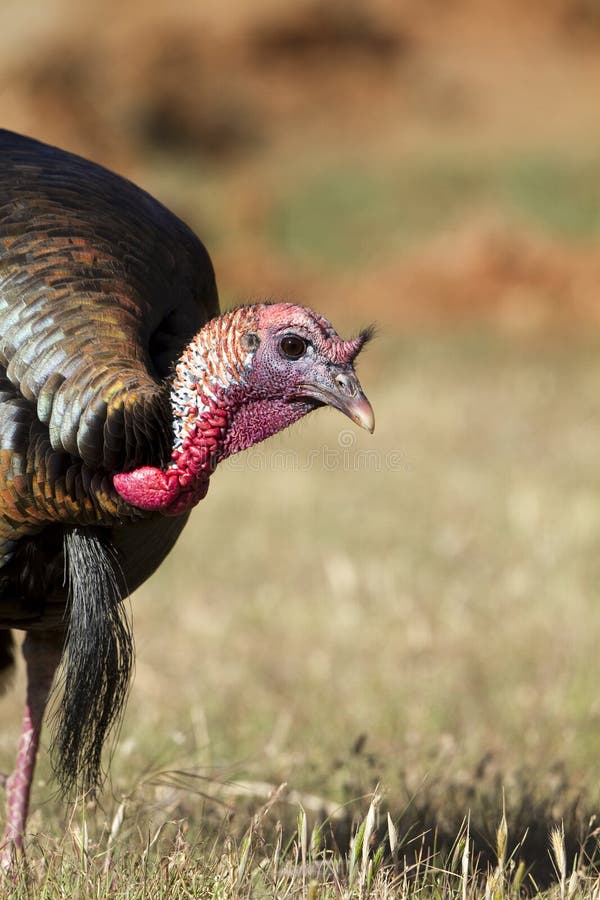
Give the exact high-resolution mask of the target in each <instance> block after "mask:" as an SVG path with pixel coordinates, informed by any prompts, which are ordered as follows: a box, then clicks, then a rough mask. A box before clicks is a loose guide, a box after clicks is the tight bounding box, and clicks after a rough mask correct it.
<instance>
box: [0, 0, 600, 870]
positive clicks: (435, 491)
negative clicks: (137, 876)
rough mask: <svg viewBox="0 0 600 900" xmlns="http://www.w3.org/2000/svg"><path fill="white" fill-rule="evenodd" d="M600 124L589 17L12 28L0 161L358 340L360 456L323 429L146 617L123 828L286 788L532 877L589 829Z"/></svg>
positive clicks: (280, 460) (301, 444)
mask: <svg viewBox="0 0 600 900" xmlns="http://www.w3.org/2000/svg"><path fill="white" fill-rule="evenodd" d="M599 110H600V7H599V6H598V3H597V2H596V0H546V2H543V3H542V2H536V0H532V2H529V3H527V4H523V3H519V2H517V0H488V2H487V3H485V4H482V3H478V2H475V0H452V2H440V0H418V2H417V0H402V2H399V0H371V2H367V0H344V2H342V0H339V2H337V0H297V2H296V3H293V4H289V3H283V2H281V0H279V2H277V0H254V2H252V3H245V2H242V0H224V2H222V3H220V4H201V3H195V2H191V0H188V2H186V0H171V2H170V3H168V4H162V3H155V2H151V0H150V2H149V0H144V2H141V0H129V2H127V3H122V2H121V3H117V2H107V0H103V2H99V0H89V2H87V3H75V2H74V0H47V2H46V3H45V4H44V5H43V8H41V7H39V5H34V4H28V3H23V2H22V0H19V2H17V0H4V3H3V7H2V27H1V28H0V124H1V125H2V126H3V127H6V128H11V129H14V130H17V131H21V132H24V133H27V134H30V135H33V136H35V137H38V138H40V139H43V140H46V141H48V142H50V143H53V144H57V145H59V146H61V147H64V148H66V149H69V150H72V151H75V152H77V153H80V154H82V155H84V156H87V157H90V158H92V159H94V160H96V161H98V162H101V163H103V164H104V165H106V166H108V167H110V168H113V169H115V170H117V171H118V172H120V173H122V174H124V175H126V176H127V177H129V178H131V179H132V180H133V181H135V182H136V183H138V184H139V185H141V186H142V187H144V188H145V189H146V190H148V191H150V192H151V193H153V194H155V195H156V196H158V197H159V199H161V200H162V201H163V202H164V203H165V204H166V205H168V206H169V207H171V208H172V209H174V210H175V211H176V212H177V213H178V214H179V215H180V216H181V217H182V218H183V219H185V220H186V221H187V222H188V223H189V224H190V225H191V226H192V227H193V228H194V229H195V230H196V231H197V232H198V234H199V235H200V236H201V238H202V239H203V241H204V242H205V243H206V245H207V247H208V249H209V251H210V253H211V256H212V258H213V261H214V264H215V268H216V272H217V279H218V283H219V287H220V293H221V299H222V304H223V305H224V306H227V305H230V304H232V303H239V302H241V301H244V300H260V299H264V298H285V299H289V300H293V301H297V302H303V303H306V304H308V305H311V306H314V307H315V308H316V309H318V310H319V311H320V312H322V313H323V314H325V315H327V316H328V317H329V318H331V319H332V321H333V322H334V323H335V325H336V326H337V327H338V329H339V330H340V331H341V332H342V333H343V334H348V333H351V332H352V331H354V330H356V329H357V328H358V327H359V326H363V325H365V324H368V323H370V322H375V323H376V324H377V326H378V337H377V340H376V341H375V342H374V343H373V344H372V345H371V346H370V347H369V349H368V351H366V352H365V354H364V359H361V362H360V366H359V369H360V373H361V379H362V381H363V385H364V387H365V390H366V392H367V394H368V395H369V397H370V399H371V400H372V402H373V405H374V407H375V410H376V415H377V429H376V432H375V435H374V437H372V438H371V437H370V436H368V435H362V434H358V433H356V432H355V431H354V430H352V428H351V427H349V426H348V425H347V423H346V422H345V421H341V420H340V419H339V417H336V416H335V415H334V414H333V413H332V412H330V411H329V412H320V413H319V414H318V415H315V416H313V417H311V418H310V419H309V420H308V421H306V422H305V423H302V425H301V426H299V427H297V428H296V429H294V430H293V431H291V432H289V433H286V434H284V435H282V436H280V437H278V438H277V439H275V440H274V441H272V442H270V443H269V444H268V445H266V446H265V447H260V448H256V449H255V450H254V451H253V452H251V453H250V454H247V455H245V456H243V457H240V458H239V459H238V458H236V459H234V460H231V461H230V462H229V463H228V464H226V465H224V466H223V467H222V470H220V471H219V472H218V473H217V475H216V476H215V478H214V483H213V484H212V486H211V491H210V493H209V496H208V498H207V499H206V500H205V501H203V503H202V504H201V506H200V507H199V508H198V509H197V511H196V512H195V513H194V516H193V518H192V522H191V524H190V526H189V527H188V529H187V530H186V532H185V533H184V536H183V537H182V539H181V541H180V543H179V545H178V547H177V548H176V550H175V551H174V552H173V554H172V556H171V557H170V559H169V560H168V561H167V563H165V565H164V566H163V568H162V569H161V572H160V573H159V575H158V576H157V577H155V578H154V579H153V580H152V581H151V582H150V583H149V584H148V585H147V586H145V587H144V588H143V589H142V590H140V591H139V592H138V595H137V596H136V597H135V598H134V600H133V613H134V620H135V631H136V639H137V647H138V656H137V659H138V661H137V678H136V684H135V687H134V689H133V692H132V696H131V701H130V705H129V709H128V713H127V717H126V721H125V724H124V727H123V731H122V735H121V740H120V742H119V744H118V745H117V748H116V750H115V752H114V759H113V768H112V773H113V774H112V797H113V799H114V798H115V797H116V798H117V799H118V798H119V797H121V796H123V795H125V796H127V797H128V798H130V799H129V801H128V802H129V803H130V807H131V809H134V808H135V803H136V802H137V800H139V799H140V798H142V805H143V806H144V816H146V817H147V816H148V815H149V812H148V810H149V809H150V810H151V811H152V815H154V816H155V817H156V818H157V820H161V817H163V819H164V820H165V821H166V820H167V819H175V820H176V819H178V818H182V817H187V821H188V822H191V823H194V822H195V823H197V824H198V825H199V827H201V828H202V827H206V823H207V822H210V821H218V820H219V817H220V816H222V807H221V806H218V805H215V804H214V803H213V802H212V801H206V800H202V798H201V796H200V794H201V793H205V794H208V795H209V796H210V797H215V796H216V797H217V798H218V799H219V801H220V802H221V803H224V804H226V806H227V809H228V810H229V813H230V814H231V815H233V817H234V821H235V811H236V810H238V809H239V805H240V804H249V805H250V806H252V804H253V803H254V802H259V801H260V802H262V800H263V799H264V797H265V796H266V795H268V791H269V789H270V786H271V785H278V784H280V783H281V782H287V783H288V785H289V788H288V790H289V791H291V792H292V793H291V794H290V795H289V796H290V797H292V799H291V800H290V802H289V805H290V806H291V807H293V806H294V803H296V804H297V802H298V798H300V802H302V803H303V805H304V806H305V808H307V809H308V810H311V811H312V812H313V813H314V814H315V815H316V814H318V813H319V811H323V810H325V811H326V812H327V813H329V814H331V815H332V821H337V822H342V821H343V820H344V816H345V814H346V813H345V811H346V810H347V809H350V810H351V809H352V801H355V800H357V798H360V797H361V796H363V795H365V794H368V793H369V792H370V791H372V790H373V789H374V787H375V785H376V784H377V783H378V782H379V783H381V786H382V789H383V791H384V797H385V802H386V803H387V805H388V808H389V809H390V810H391V811H392V812H393V814H394V816H396V817H402V821H404V822H407V823H410V822H412V821H413V819H414V820H415V821H416V822H418V824H419V827H421V828H437V829H438V833H439V834H441V835H442V836H443V835H444V834H448V835H453V834H454V835H455V834H456V828H457V827H458V826H459V825H460V822H461V821H462V820H463V817H464V816H465V815H466V812H467V810H468V809H472V810H473V811H474V812H473V815H474V829H475V831H476V832H478V833H479V834H480V835H481V836H483V837H482V846H484V847H485V835H486V834H491V833H492V832H493V830H494V828H495V826H496V825H497V821H498V815H499V812H498V811H499V810H500V809H501V804H502V791H503V790H504V792H505V802H506V806H507V811H508V812H509V813H510V815H511V816H512V818H511V820H510V821H511V823H512V825H511V827H512V828H513V831H514V833H515V837H516V836H522V830H524V829H525V828H526V827H527V828H529V829H530V833H529V835H530V836H529V837H528V842H529V846H530V847H532V850H531V855H532V856H535V851H534V849H533V847H534V845H535V840H536V839H537V838H536V835H537V836H538V837H539V842H540V846H542V844H543V842H545V840H546V836H547V830H548V827H549V825H550V824H551V823H552V822H553V821H557V820H560V819H561V818H562V819H564V820H565V822H566V826H567V831H568V835H570V836H571V837H573V840H574V839H575V835H576V834H580V832H581V830H582V829H585V823H586V822H587V821H588V818H587V817H588V814H589V812H590V811H591V810H594V809H595V804H596V801H597V799H598V785H599V783H600V767H599V765H598V759H599V748H600V699H599V697H598V690H597V685H598V683H599V680H600V655H599V654H598V652H597V647H598V636H599V635H600V604H599V603H598V593H599V582H600V554H599V552H598V551H599V549H600V504H599V497H600V464H599V460H600V416H599V410H598V407H599V402H600V354H599V352H598V350H599V349H600V347H599V345H600V342H599V340H598V333H597V330H598V327H599V326H600V297H599V296H598V289H599V288H598V285H599V283H600V156H599V150H600V115H599ZM20 687H22V685H21V684H20ZM20 702H21V697H20V696H17V694H15V693H13V694H12V695H11V697H10V699H8V700H6V701H3V707H2V717H3V718H2V722H3V728H2V737H1V739H0V751H1V753H2V762H3V764H4V765H7V766H8V764H9V760H10V758H11V756H12V753H13V752H14V746H15V741H16V723H17V721H18V715H19V708H20ZM13 723H14V726H15V728H14V729H13ZM9 725H10V727H9ZM44 765H45V769H44ZM44 765H43V766H42V767H41V769H40V782H44V780H45V778H47V777H48V772H49V769H48V766H47V764H44ZM174 770H177V771H178V772H185V773H188V774H187V775H186V776H185V778H186V779H187V780H185V783H183V784H182V781H181V778H183V776H181V778H179V777H178V778H174V777H171V776H170V775H169V772H173V771H174ZM157 773H159V774H157ZM192 773H195V774H193V775H192ZM294 792H296V793H294ZM47 796H48V791H47V790H46V791H45V792H44V790H43V789H42V787H38V789H37V792H36V798H37V803H38V808H37V812H36V813H35V816H37V817H38V818H37V820H36V819H35V818H34V820H33V823H34V824H33V830H35V828H36V821H37V827H43V825H44V823H46V824H48V822H49V817H50V816H51V814H52V810H53V807H52V805H51V804H50V805H49V804H48V803H44V802H43V800H44V797H47ZM113 799H111V798H110V797H108V798H107V800H106V808H108V809H109V811H110V804H111V803H112V802H113ZM115 802H116V801H115ZM345 804H348V806H345ZM57 808H58V807H57ZM131 815H132V816H133V812H132V813H131ZM477 816H478V818H477ZM340 827H341V826H340ZM407 827H408V826H407ZM520 829H522V830H520ZM569 829H570V830H569ZM540 853H542V854H544V855H545V850H544V851H540Z"/></svg>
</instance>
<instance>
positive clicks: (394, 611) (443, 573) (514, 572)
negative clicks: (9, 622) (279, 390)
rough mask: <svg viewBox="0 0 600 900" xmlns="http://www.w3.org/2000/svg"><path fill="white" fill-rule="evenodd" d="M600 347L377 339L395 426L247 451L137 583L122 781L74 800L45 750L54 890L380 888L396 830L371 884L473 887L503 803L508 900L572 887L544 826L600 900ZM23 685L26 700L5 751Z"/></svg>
mask: <svg viewBox="0 0 600 900" xmlns="http://www.w3.org/2000/svg"><path fill="white" fill-rule="evenodd" d="M599 349H600V348H599V347H598V346H597V344H595V343H592V342H590V343H585V342H583V341H580V342H577V343H571V344H569V343H567V342H565V341H560V342H559V341H556V342H555V343H551V342H547V343H540V344H535V343H528V344H519V343H518V342H517V343H504V342H503V341H501V340H500V339H498V338H495V337H493V336H491V335H489V334H486V333H479V332H471V333H468V334H460V333H457V334H454V335H451V334H438V335H434V334H431V335H426V334H423V335H411V336H410V337H408V336H407V337H405V338H402V339H393V338H391V337H387V338H386V337H382V338H380V339H379V341H378V342H376V344H375V345H374V347H373V348H372V350H370V351H369V353H370V355H369V356H367V357H365V360H364V364H363V366H362V373H363V381H364V384H365V387H366V389H367V391H368V393H369V394H370V396H371V399H372V401H373V403H374V406H375V409H376V414H377V429H376V432H375V435H374V436H373V437H372V438H371V437H370V436H369V435H366V434H365V435H363V434H361V433H358V432H357V431H355V430H354V428H353V426H352V425H351V424H350V423H346V421H345V420H344V419H342V418H341V417H339V416H338V415H336V414H334V413H333V412H331V411H321V412H319V413H318V414H315V415H314V416H313V417H312V418H311V419H309V420H307V421H306V422H305V423H303V424H302V425H300V426H298V427H297V428H295V429H294V430H293V431H292V432H290V433H287V434H285V435H282V436H280V437H279V438H277V439H276V440H274V441H272V442H271V443H270V444H268V445H266V446H265V447H258V448H255V450H254V451H252V452H251V453H250V454H248V455H246V456H243V457H242V456H240V457H239V458H237V459H232V460H231V461H229V462H228V463H227V464H224V465H223V466H222V468H221V469H220V470H219V471H218V472H217V474H216V475H215V477H214V482H213V484H212V485H211V490H210V492H209V495H208V497H207V498H206V500H205V501H203V503H202V505H201V507H200V508H199V509H198V510H197V511H196V512H195V513H194V515H193V518H192V521H191V523H190V525H189V527H188V528H187V529H186V531H185V532H184V535H183V537H182V539H181V541H180V544H179V545H178V547H177V549H176V551H175V552H174V553H173V554H172V555H171V557H170V558H169V559H168V560H167V562H166V563H165V565H164V566H163V567H162V569H161V571H160V573H159V574H158V575H157V577H156V578H154V579H153V580H152V581H151V582H150V583H149V584H148V585H147V586H146V587H144V588H143V589H142V590H140V591H139V592H138V594H137V595H136V596H135V597H134V599H133V604H132V605H133V611H134V619H135V634H136V643H137V675H136V682H135V686H134V689H133V691H132V695H131V699H130V702H129V706H128V710H127V714H126V718H125V722H124V725H123V729H122V733H121V736H120V739H119V742H118V743H117V745H116V748H115V750H114V754H113V760H112V781H111V785H110V789H109V790H107V792H106V793H105V795H104V796H103V798H101V803H100V804H99V805H97V806H93V805H92V806H88V807H87V808H86V809H85V817H84V812H83V811H82V809H81V807H79V808H78V809H77V810H76V811H75V813H74V817H73V818H70V816H71V815H72V814H71V813H70V812H69V811H68V810H67V812H65V807H64V806H63V805H62V804H61V803H60V802H59V800H58V799H57V798H56V797H54V796H53V794H52V788H51V786H50V785H49V784H48V774H49V768H48V763H47V760H46V759H43V760H42V763H41V766H40V769H39V777H38V780H37V782H36V786H35V790H34V797H33V815H32V818H31V821H30V829H31V832H32V834H36V833H37V834H39V835H40V837H38V838H36V837H33V838H32V840H31V847H30V860H31V872H30V878H31V879H32V883H33V885H34V886H35V888H32V890H33V891H34V895H35V896H48V897H55V896H97V897H103V896H115V897H157V896H174V897H179V896H181V897H187V896H207V897H208V896H223V897H225V896H236V895H237V896H251V895H252V896H272V897H274V896H285V895H286V892H288V894H287V895H288V896H307V892H308V890H309V885H310V883H312V882H315V884H316V885H317V886H315V887H313V888H311V889H310V890H311V891H312V893H310V894H308V895H309V896H313V897H330V896H331V897H333V896H348V897H351V896H357V897H358V896H367V895H368V891H367V874H364V877H363V876H360V877H359V876H358V875H357V874H356V872H357V871H364V872H365V873H367V872H368V866H369V865H370V864H371V863H372V861H373V860H374V859H375V857H376V855H377V853H378V848H380V847H381V848H383V849H382V850H381V853H382V854H383V856H382V857H381V858H380V859H379V862H378V864H377V865H378V866H379V869H378V872H379V874H377V873H376V872H373V871H372V873H371V876H369V878H371V882H370V883H371V884H372V890H371V894H370V896H374V897H383V896H386V890H387V892H388V893H387V896H416V895H417V894H419V895H420V896H425V897H429V896H431V897H433V896H463V894H462V891H463V889H466V892H467V896H479V895H481V894H483V893H485V885H486V880H487V879H488V878H492V879H493V878H494V877H495V876H494V872H495V871H496V870H497V867H498V859H497V857H498V853H497V846H496V844H497V835H496V832H497V829H498V827H499V823H500V820H501V816H502V806H503V803H504V804H505V808H506V817H507V821H508V839H507V857H506V860H507V861H506V868H505V870H503V872H502V875H501V878H500V882H499V883H500V884H501V887H499V888H498V890H499V891H500V893H496V894H494V896H509V895H510V896H516V893H517V892H516V889H515V888H514V879H515V878H517V873H520V874H519V876H518V877H519V878H521V877H522V878H523V879H524V882H523V883H524V884H526V886H527V889H528V891H529V892H530V893H531V892H533V893H535V887H534V882H535V884H537V885H539V886H540V889H541V887H543V886H544V885H547V884H554V885H556V884H557V876H556V874H555V872H554V868H555V867H554V865H553V863H552V861H551V856H550V855H549V852H548V851H549V835H550V831H551V829H552V828H553V827H559V826H561V822H562V823H564V829H565V846H566V854H567V862H568V874H567V878H570V877H571V872H572V870H573V866H574V860H575V854H576V853H578V854H579V856H578V857H577V859H578V861H577V865H576V868H577V871H578V873H579V874H578V876H577V878H578V879H579V882H578V883H579V887H578V890H580V889H581V890H583V887H585V886H586V885H587V887H585V891H587V890H588V887H589V886H590V885H591V884H592V881H593V880H594V879H595V878H596V876H597V869H596V862H595V856H596V849H595V848H596V837H595V836H594V835H595V831H594V829H595V823H594V821H593V820H592V819H591V816H592V814H593V813H594V812H595V810H596V809H597V804H598V798H599V791H598V785H599V779H598V764H597V759H598V735H599V732H600V705H599V702H598V690H597V685H598V683H599V681H600V658H599V655H598V653H597V639H598V634H599V633H600V604H599V603H598V584H599V583H600V556H599V554H598V547H599V546H600V500H599V498H600V470H599V469H598V459H599V458H600V426H599V425H598V421H599V420H598V414H597V406H598V396H600V353H599V352H598V351H599ZM18 688H19V690H18V691H17V692H13V693H12V694H11V695H9V697H8V698H6V699H5V700H4V701H3V723H4V727H3V730H2V735H1V738H0V754H1V760H0V764H1V765H2V766H3V767H4V768H8V767H9V766H10V764H11V760H12V755H13V752H14V747H15V741H16V729H17V721H18V716H19V707H20V702H21V696H22V693H21V692H22V683H21V681H19V684H18ZM46 740H48V738H47V739H46ZM283 783H285V784H287V788H286V789H282V790H281V792H280V793H279V794H277V789H278V787H279V786H280V785H282V784H283ZM377 785H379V794H380V800H379V803H378V810H377V817H376V827H375V830H374V831H373V834H372V843H371V844H370V849H369V856H368V859H367V862H366V863H365V864H364V865H366V867H367V868H366V869H363V870H361V868H360V867H361V866H363V857H362V855H361V854H362V851H361V853H360V854H359V856H360V863H359V864H358V869H356V870H355V874H354V876H353V877H354V881H353V880H352V878H351V877H350V875H349V862H348V860H349V855H351V854H352V852H353V851H352V847H353V846H354V847H356V835H357V833H358V832H359V829H360V827H361V823H364V822H365V819H366V816H367V812H368V808H369V803H370V801H371V799H372V797H373V792H374V791H375V790H376V788H377ZM270 791H273V792H275V794H276V797H275V799H271V800H269V792H270ZM303 809H304V810H306V816H307V820H306V831H307V837H306V838H305V853H304V855H305V859H304V862H303V857H302V827H301V829H300V838H299V837H298V817H299V816H300V817H302V810H303ZM388 813H389V814H390V817H391V820H392V823H393V826H394V828H395V829H396V831H397V833H398V842H399V848H400V849H399V850H398V852H397V865H396V867H395V868H394V867H392V868H389V863H390V861H391V856H390V845H389V833H388V824H387V814H388ZM121 814H122V816H123V819H122V822H119V816H120V815H121ZM469 816H470V825H469V828H470V832H469V833H470V838H469V839H470V844H469V846H470V848H471V849H470V852H471V856H470V860H469V862H468V875H467V879H466V881H465V879H464V877H463V875H462V871H463V870H462V865H463V852H464V847H465V843H464V840H465V829H466V821H467V818H468V817H469ZM83 817H84V818H83ZM115 817H116V818H115ZM115 822H116V823H117V824H116V825H115V824H114V823H115ZM278 823H280V824H278ZM84 825H85V827H84ZM111 828H112V829H113V834H114V836H113V839H112V841H110V842H109V837H108V835H109V834H110V832H111ZM315 828H316V829H317V832H316V834H318V835H319V841H320V843H318V844H317V845H315V841H316V840H317V838H316V837H315V838H313V839H312V840H313V843H312V845H311V834H312V833H313V830H314V829H315ZM86 830H87V838H86V837H85V834H86ZM279 834H281V842H282V843H281V848H280V850H277V847H278V840H279V837H278V835H279ZM82 835H83V837H82ZM353 840H354V841H355V843H354V844H352V841H353ZM82 841H83V844H84V845H86V841H87V845H86V846H87V851H86V852H85V853H84V852H83V851H82V849H81V844H82ZM306 841H307V842H308V844H306ZM310 846H312V847H313V850H312V851H311V852H312V856H309V851H308V850H307V849H306V847H310ZM286 848H287V849H286ZM582 853H583V856H582ZM511 854H512V856H511ZM509 856H510V857H511V860H512V862H511V863H510V864H509V862H508V857H509ZM107 859H109V860H110V861H109V862H107ZM419 860H420V861H419ZM521 862H522V863H523V867H524V869H523V867H522V868H521V869H519V864H520V863H521ZM376 868H377V866H376ZM361 878H362V881H361ZM44 884H46V885H47V887H46V888H44V890H45V893H44V892H43V891H42V887H41V885H42V886H43V885H44ZM511 884H512V885H513V887H512V888H511V887H510V885H511ZM236 885H237V887H236ZM336 885H338V887H336ZM386 885H387V887H386ZM394 885H395V886H394ZM465 885H466V887H465ZM582 886H583V887H582ZM511 890H512V894H511V893H510V891H511ZM16 891H17V892H16V893H15V896H19V897H20V896H25V892H24V888H21V887H19V888H18V890H17V889H16ZM19 891H20V892H21V893H19ZM161 891H163V893H162V894H161ZM236 891H237V894H236ZM585 891H584V894H585ZM502 892H503V893H502ZM579 895H580V894H578V896H579ZM585 895H586V896H587V895H588V894H585ZM589 895H590V896H591V887H589Z"/></svg>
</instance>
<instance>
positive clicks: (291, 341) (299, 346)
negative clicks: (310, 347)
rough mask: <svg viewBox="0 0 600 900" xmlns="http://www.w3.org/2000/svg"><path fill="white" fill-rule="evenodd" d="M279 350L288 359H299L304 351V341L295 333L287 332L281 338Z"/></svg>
mask: <svg viewBox="0 0 600 900" xmlns="http://www.w3.org/2000/svg"><path fill="white" fill-rule="evenodd" d="M279 346H280V347H281V352H282V353H283V355H284V356H286V357H287V358H288V359H300V357H301V356H304V354H305V353H306V341H305V340H304V338H301V337H298V336H297V335H295V334H288V335H287V337H284V338H281V343H280V345H279Z"/></svg>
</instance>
